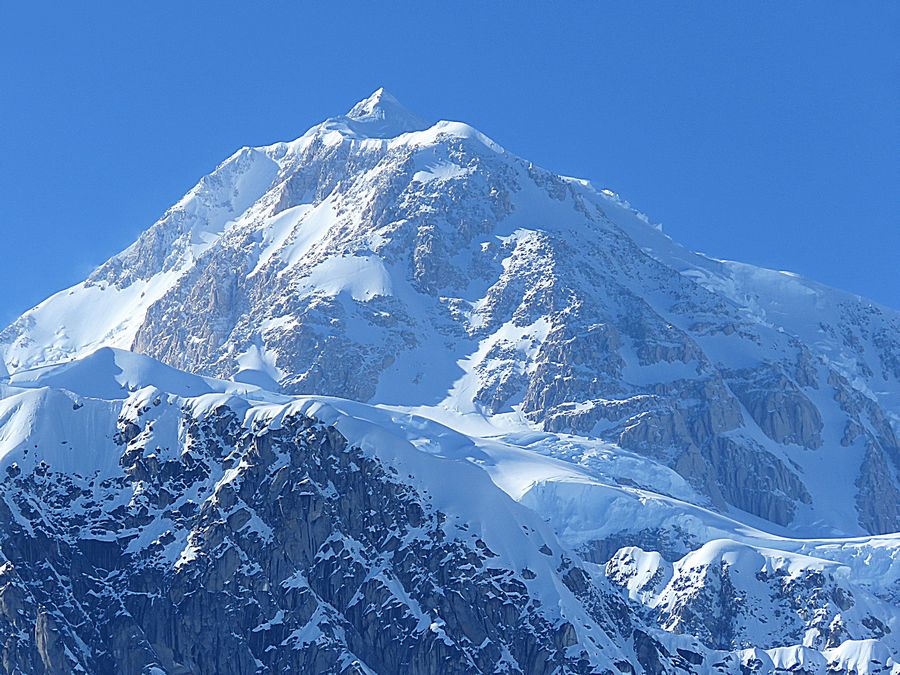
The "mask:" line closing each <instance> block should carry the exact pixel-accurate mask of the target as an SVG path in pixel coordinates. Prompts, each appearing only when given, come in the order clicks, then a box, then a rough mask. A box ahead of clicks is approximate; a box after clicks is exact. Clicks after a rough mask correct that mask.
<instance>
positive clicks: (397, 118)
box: [344, 87, 430, 138]
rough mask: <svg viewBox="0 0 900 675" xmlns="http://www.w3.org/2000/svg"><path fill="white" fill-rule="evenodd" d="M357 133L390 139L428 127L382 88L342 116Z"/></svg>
mask: <svg viewBox="0 0 900 675" xmlns="http://www.w3.org/2000/svg"><path fill="white" fill-rule="evenodd" d="M344 117H345V118H346V119H347V120H348V121H350V122H351V123H352V124H353V126H354V127H355V129H356V130H357V131H360V132H362V133H365V134H366V135H367V136H371V137H375V138H391V137H394V136H399V135H400V134H404V133H408V132H410V131H422V130H424V129H427V128H428V127H429V126H430V125H429V124H428V123H427V122H426V121H424V120H423V119H422V118H421V117H419V116H418V115H416V114H415V113H413V112H411V111H409V110H408V109H407V108H405V107H404V106H403V104H402V103H400V101H398V100H397V99H396V98H395V97H394V96H393V95H392V94H390V93H389V92H387V91H386V90H385V89H384V87H381V88H379V89H377V90H376V91H375V92H373V93H372V95H371V96H369V97H368V98H365V99H363V100H362V101H360V102H359V103H357V104H356V105H354V106H353V107H352V108H351V109H350V111H349V112H348V113H347V114H346V115H345V116H344Z"/></svg>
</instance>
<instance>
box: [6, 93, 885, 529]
mask: <svg viewBox="0 0 900 675" xmlns="http://www.w3.org/2000/svg"><path fill="white" fill-rule="evenodd" d="M186 307H189V308H190V311H189V312H185V311H184V308H186ZM898 336H900V318H898V314H897V313H896V312H894V311H892V310H889V309H887V308H884V307H879V306H877V305H875V304H873V303H871V302H868V301H866V300H864V299H862V298H858V297H856V296H852V295H849V294H846V293H842V292H840V291H836V290H833V289H829V288H826V287H823V286H820V285H817V284H815V283H812V282H809V281H806V280H804V279H801V278H798V277H796V276H795V275H790V274H787V273H780V272H772V271H769V270H762V269H759V268H753V267H750V266H747V265H741V264H737V263H728V262H721V261H715V260H711V259H708V258H705V257H702V256H699V255H696V254H693V253H690V252H688V251H686V250H684V249H683V248H682V247H680V246H678V245H677V244H676V243H674V242H673V241H671V240H670V239H669V238H667V237H666V236H665V235H664V234H663V233H662V232H661V231H660V230H659V228H657V227H654V226H652V225H650V224H649V223H648V221H647V219H646V218H645V217H643V216H642V215H641V214H639V213H636V212H635V211H633V210H631V209H630V207H628V206H627V205H626V204H624V203H623V202H621V201H620V200H619V199H618V198H617V197H616V196H615V195H612V194H611V193H608V192H604V191H598V190H595V189H594V188H592V187H591V186H590V185H589V184H587V183H586V182H583V181H576V180H573V179H568V178H565V177H560V176H556V175H553V174H551V173H549V172H547V171H544V170H542V169H540V168H538V167H536V166H534V165H533V164H531V163H530V162H527V161H525V160H522V159H520V158H518V157H515V156H514V155H511V154H510V153H508V152H506V151H505V150H504V149H502V148H501V147H500V146H498V145H497V144H496V143H494V142H493V141H491V140H490V139H488V138H487V137H485V136H484V135H483V134H481V133H479V132H478V131H476V130H474V129H472V128H471V127H469V126H467V125H465V124H462V123H456V122H439V123H437V124H435V125H431V126H429V125H428V124H426V123H424V122H422V121H421V120H419V119H418V118H417V117H416V116H415V115H413V114H411V113H409V112H407V111H406V110H405V109H403V108H402V106H400V104H399V103H397V101H396V99H394V98H393V97H391V96H390V95H389V94H387V93H385V92H383V91H382V90H379V91H378V92H376V93H375V94H373V96H372V97H370V98H369V99H366V100H364V101H362V102H360V103H359V104H357V105H356V106H354V108H353V109H352V110H351V111H350V112H349V113H348V114H347V115H345V116H341V117H337V118H332V119H330V120H327V121H326V122H323V123H322V124H320V125H317V126H316V127H313V128H312V129H310V130H309V131H308V132H307V133H306V134H304V135H303V136H301V137H300V138H299V139H297V140H295V141H292V142H290V143H277V144H275V145H272V146H267V147H263V148H244V149H242V150H240V151H238V152H237V153H235V155H233V156H232V157H231V158H229V159H228V160H226V161H225V162H224V163H223V164H222V165H221V166H219V167H218V168H217V169H216V170H215V171H214V172H213V173H212V174H210V175H209V176H207V177H205V178H203V179H202V180H201V181H200V183H198V185H197V186H196V187H195V188H194V189H193V190H191V192H189V193H188V195H186V196H185V197H184V198H183V199H182V200H181V201H180V202H179V203H178V204H176V205H175V206H173V207H172V208H171V209H170V210H169V211H168V212H167V213H166V214H165V215H164V216H163V218H162V219H160V221H158V222H157V223H155V224H154V225H153V226H152V227H151V228H150V229H149V230H147V232H145V233H144V234H143V235H142V236H141V237H140V238H139V240H138V241H137V242H135V244H134V245H132V246H131V247H129V248H128V249H127V250H126V251H124V252H123V253H121V254H120V255H118V256H116V257H114V258H112V259H111V260H110V261H108V262H107V263H105V264H104V265H102V266H101V267H100V268H99V269H98V270H97V271H96V272H95V273H94V274H92V275H91V277H90V278H89V279H88V280H87V281H85V282H84V283H83V284H79V285H78V286H75V287H73V288H72V289H69V290H67V291H63V292H62V293H60V294H57V295H56V296H53V297H52V298H50V299H48V300H47V301H45V302H44V303H42V304H41V305H39V306H38V307H36V308H35V309H33V310H30V311H29V312H27V313H26V314H25V315H23V316H22V317H21V318H20V319H19V320H17V321H16V322H14V323H13V324H12V325H11V326H10V327H8V328H7V329H6V330H4V331H3V332H2V333H0V345H3V346H2V347H0V349H2V350H3V352H4V353H5V360H6V363H7V367H8V368H9V369H10V370H12V371H17V370H21V369H27V368H31V367H35V366H41V365H47V364H50V363H57V362H61V361H65V360H67V359H70V358H73V357H78V356H83V355H85V354H87V353H90V352H91V351H93V350H94V349H96V348H98V347H100V346H112V347H117V348H121V349H132V350H135V351H139V352H142V353H145V354H148V355H151V356H154V357H156V358H159V359H161V360H162V361H164V362H166V363H168V364H170V365H172V366H174V367H177V368H180V369H183V370H187V371H190V372H195V373H198V374H204V375H210V376H215V377H220V378H231V379H234V380H236V381H242V382H247V383H250V384H254V385H258V386H261V387H264V388H268V389H275V390H281V391H285V392H289V393H316V394H327V395H336V396H343V397H347V398H352V399H356V400H361V401H370V402H380V403H389V404H396V405H407V406H416V407H422V406H425V407H431V408H442V409H450V410H453V411H457V412H460V413H462V414H464V415H465V414H475V415H478V416H489V417H496V418H497V419H502V418H505V419H509V420H511V421H515V423H516V424H518V425H520V426H528V425H532V426H534V425H536V426H538V427H540V428H543V429H546V430H548V431H562V432H570V433H577V434H580V435H589V436H592V437H598V438H602V439H604V440H606V441H609V442H612V443H615V444H617V445H618V446H620V447H622V448H624V449H628V450H632V451H635V452H638V453H641V454H643V455H645V456H647V457H649V458H652V459H653V460H654V461H656V462H658V463H661V464H664V465H666V466H669V467H672V468H673V469H675V470H676V471H677V472H678V473H679V474H681V475H682V476H683V477H684V478H685V479H686V480H687V481H688V482H689V483H690V484H691V486H692V487H693V488H694V489H695V490H696V491H697V493H698V494H699V495H702V497H701V500H702V503H703V504H704V505H708V506H712V507H713V508H716V509H718V510H721V511H723V512H729V513H733V514H735V515H736V516H738V517H742V516H740V513H741V512H743V513H747V514H751V515H752V516H756V517H761V518H764V519H766V520H769V521H771V522H773V523H775V524H777V525H781V526H787V527H789V528H791V529H792V531H794V532H797V533H799V534H804V535H815V536H822V535H833V534H842V535H848V534H862V533H865V532H870V533H877V532H892V531H897V530H900V490H898V485H900V480H898V475H900V450H898V440H897V433H898V426H900V417H898V412H897V411H898V410H900V338H898ZM848 477H852V480H851V481H850V482H851V483H853V485H852V486H849V487H848V485H847V484H846V483H847V478H848ZM698 503H699V502H698Z"/></svg>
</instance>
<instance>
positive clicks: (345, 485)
mask: <svg viewBox="0 0 900 675" xmlns="http://www.w3.org/2000/svg"><path fill="white" fill-rule="evenodd" d="M73 414H74V413H73ZM178 417H180V419H178ZM176 420H177V421H176ZM171 425H177V426H178V432H177V434H176V435H173V434H171V433H170V432H171V431H173V429H172V428H171ZM177 438H180V439H182V441H181V445H180V446H179V447H159V446H158V445H157V444H158V443H160V442H164V441H171V440H172V439H177ZM116 443H117V445H118V447H119V448H120V450H121V460H120V465H121V470H120V472H119V473H118V474H112V475H107V476H106V477H102V476H101V475H100V473H99V472H94V473H93V474H92V475H79V474H77V473H76V474H69V473H60V472H58V471H56V470H55V469H54V468H53V467H52V466H51V465H49V464H47V463H45V462H43V461H38V462H36V463H35V464H34V468H33V471H28V470H25V471H23V470H21V469H19V468H18V465H10V466H8V468H7V473H6V478H5V480H4V481H3V483H2V485H0V490H2V493H3V497H4V499H3V500H2V501H0V522H2V528H0V548H2V552H3V556H4V563H3V565H2V567H0V640H2V642H3V659H4V661H3V664H4V670H5V671H6V672H33V673H41V672H47V673H70V672H76V671H78V672H90V673H144V672H160V671H161V672H166V673H213V672H215V673H254V672H308V673H325V672H348V673H353V672H357V673H363V672H379V673H400V672H409V673H434V672H446V673H456V672H458V673H467V672H475V671H478V672H498V671H502V672H523V673H551V672H559V671H560V669H562V670H563V671H565V672H572V673H579V672H584V673H587V672H598V671H597V669H598V667H599V668H601V669H604V666H603V664H606V665H605V669H607V670H609V669H610V668H611V667H612V661H613V660H619V661H622V662H627V661H628V659H629V657H628V650H627V648H626V649H625V650H624V651H618V650H617V648H616V647H614V646H613V645H614V644H620V645H626V644H628V642H629V639H630V638H629V633H630V630H631V628H630V627H631V626H632V623H631V619H630V618H629V617H628V614H627V611H626V610H625V608H624V605H622V604H621V603H620V602H619V601H617V599H616V597H615V596H614V595H611V594H610V593H609V591H608V590H606V589H604V587H603V585H602V584H598V583H597V582H596V581H593V580H591V578H590V577H589V576H588V575H587V574H586V573H585V572H584V571H582V570H581V569H580V567H579V563H577V562H574V561H572V560H571V559H568V558H567V557H566V556H565V555H563V554H562V549H561V548H560V546H559V544H558V543H557V542H555V541H550V542H544V541H543V540H542V539H541V538H540V537H539V536H538V535H537V534H536V533H534V534H533V535H531V536H529V535H527V534H526V533H521V532H520V533H515V532H513V533H509V534H510V535H511V536H513V537H514V538H516V539H517V540H520V541H519V543H518V544H517V545H521V544H523V543H524V544H525V545H526V546H533V547H534V549H533V552H532V553H528V552H527V551H526V553H525V557H526V558H527V557H528V556H531V557H532V558H536V559H537V560H538V561H542V562H543V564H541V565H540V566H539V565H536V564H532V567H533V568H534V569H529V568H527V567H525V568H522V569H515V568H510V566H509V562H508V559H507V558H506V557H505V556H503V555H500V554H498V553H496V552H494V551H492V550H491V548H490V545H489V544H488V543H486V541H485V540H484V539H483V538H482V536H483V535H482V534H481V533H480V532H479V528H478V526H477V525H476V524H474V523H473V524H469V523H463V522H459V517H458V516H457V515H455V514H448V513H445V512H443V511H441V510H439V509H437V508H435V507H433V506H431V505H430V503H429V502H430V501H431V498H430V496H429V495H428V494H425V493H423V492H422V491H421V488H417V487H415V485H414V484H411V483H410V481H409V480H408V478H407V477H404V476H400V475H399V474H398V472H397V470H396V468H392V467H387V466H385V465H384V464H383V463H382V462H380V461H379V460H378V459H376V458H375V457H373V456H372V455H370V454H367V453H364V452H362V451H360V450H359V449H356V448H353V447H350V446H349V445H348V443H347V440H346V439H345V438H344V437H343V436H342V435H341V434H340V433H339V432H337V431H336V430H335V429H334V428H333V427H328V426H325V425H323V424H322V423H320V422H318V421H317V420H315V419H312V418H310V417H307V416H305V415H303V414H300V413H297V414H291V415H289V416H287V417H284V418H283V419H281V420H280V421H279V423H278V425H277V426H274V427H272V426H268V425H267V423H265V422H260V423H258V424H257V425H255V426H254V427H253V428H252V429H247V428H245V427H242V425H241V420H240V419H239V418H238V416H237V414H236V413H235V412H234V411H233V410H231V409H230V408H228V407H226V406H225V405H221V406H219V407H216V408H215V409H213V410H212V411H210V412H209V413H207V414H204V415H201V416H199V417H198V416H194V415H193V414H192V413H191V412H190V411H189V409H188V408H184V409H183V412H181V413H179V408H178V406H177V403H176V404H173V403H170V402H168V401H166V400H163V399H162V398H160V397H155V398H153V397H151V398H149V399H147V398H139V399H133V400H132V401H131V403H130V405H126V407H125V408H124V410H123V415H122V417H121V418H120V421H119V424H118V431H117V435H116ZM33 452H34V453H38V454H39V453H40V452H41V449H40V448H35V449H34V450H33ZM26 463H27V464H30V463H31V462H26ZM409 478H412V476H410V477H409ZM426 492H427V490H426ZM520 508H521V507H520ZM487 538H488V540H490V537H487ZM532 539H535V540H536V541H535V542H534V543H532V541H531V540H532ZM538 542H540V543H538ZM548 544H549V545H548ZM551 575H552V578H548V577H550V576H551ZM548 583H549V584H550V588H553V584H559V586H558V590H557V591H551V592H562V593H564V594H565V596H566V597H567V598H568V599H566V600H564V601H563V602H564V603H567V604H569V605H570V606H571V607H575V608H577V610H578V614H577V615H576V616H567V610H566V609H565V606H563V607H559V606H557V607H544V606H543V604H544V602H548V601H549V600H550V598H549V597H548V596H547V595H546V593H547V590H546V589H547V584H548ZM567 586H568V588H566V587H567ZM536 589H537V590H536ZM582 603H583V604H582ZM560 611H562V614H560ZM573 622H576V623H575V624H573ZM588 624H589V625H588ZM620 630H624V631H625V633H624V635H622V634H620V633H619V631H620ZM611 638H614V639H611ZM603 650H607V653H606V656H603ZM655 658H657V659H660V662H661V663H663V664H669V665H666V668H668V667H671V664H670V663H669V661H670V659H669V658H668V657H667V656H665V655H664V654H663V655H656V656H655ZM153 668H157V669H160V670H158V671H153V670H152V669H153Z"/></svg>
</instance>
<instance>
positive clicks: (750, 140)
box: [0, 0, 900, 323]
mask: <svg viewBox="0 0 900 675" xmlns="http://www.w3.org/2000/svg"><path fill="white" fill-rule="evenodd" d="M898 26H900V3H896V2H889V3H888V2H884V3H882V2H867V3H831V2H796V3H795V2H792V3H776V2H759V3H757V2H752V3H751V2H747V3H730V2H729V3H720V2H709V3H699V2H698V3H675V2H659V3H657V2H653V3H650V2H646V3H645V2H628V3H625V2H616V3H612V2H572V3H567V4H564V3H544V2H541V3H537V2H535V3H531V2H522V3H512V2H499V1H498V2H487V3H484V2H479V3H475V2H462V3H440V4H438V3H417V4H414V3H408V2H400V3H371V2H350V3H299V2H298V3H288V2H277V1H273V2H265V3H245V2H228V1H225V2H215V3H208V4H203V3H180V2H158V3H113V2H102V1H96V2H91V3H58V4H53V5H51V4H49V3H48V4H43V3H39V2H13V1H12V0H0V29H2V33H0V35H2V39H0V260H2V262H0V323H5V322H6V321H8V320H11V319H12V318H13V317H14V316H15V315H17V314H18V313H19V312H21V311H22V310H24V309H26V308H27V307H29V306H31V305H33V304H35V303H37V302H39V301H40V300H42V299H43V298H44V297H46V296H47V295H49V294H51V293H53V292H54V291H56V290H59V289H61V288H64V287H65V286H68V285H71V284H72V283H75V282H77V281H79V280H80V279H81V278H83V277H84V276H85V275H86V274H87V273H88V272H89V271H90V270H91V269H92V268H93V267H94V266H96V265H97V264H99V263H100V262H102V261H103V260H105V259H106V258H107V257H109V256H110V255H112V254H114V253H116V252H117V251H118V250H120V249H121V248H123V247H124V246H126V245H127V244H128V243H130V242H131V241H132V240H133V239H134V238H135V237H136V236H137V235H138V234H139V233H140V232H141V231H142V230H143V229H145V228H146V227H147V226H149V225H150V224H151V223H152V222H153V221H154V220H155V219H156V218H157V217H159V215H161V214H162V212H163V211H164V210H165V209H166V208H167V207H168V206H169V205H171V204H172V203H173V202H175V201H176V200H177V199H178V198H179V197H180V196H181V195H182V194H183V193H184V192H186V191H187V190H188V189H189V188H190V187H191V186H192V185H193V184H194V183H195V182H196V180H197V179H198V178H199V177H200V176H202V175H203V174H205V173H208V172H209V171H210V170H212V169H213V168H214V167H215V165H216V164H217V163H218V162H219V161H221V160H222V159H224V158H225V157H227V156H228V155H230V154H231V153H232V151H233V150H235V149H236V148H238V147H240V146H243V145H259V144H264V143H269V142H272V141H276V140H284V139H290V138H294V137H296V136H298V135H300V134H301V133H302V132H303V131H305V130H306V129H307V128H308V127H309V126H311V125H312V124H314V123H316V122H318V121H320V120H321V119H323V118H325V117H327V116H330V115H334V114H338V113H341V112H344V111H346V110H347V109H348V108H349V107H350V106H351V105H352V104H353V103H354V102H355V101H356V100H358V99H360V98H363V97H365V96H367V95H368V94H369V93H371V91H373V90H374V89H376V88H377V87H379V86H382V85H383V86H385V87H386V88H387V89H388V90H389V91H391V92H392V93H393V94H394V95H396V96H397V97H398V98H399V99H400V100H401V101H403V102H404V103H405V104H406V105H407V107H409V108H410V109H412V110H414V111H415V112H417V113H418V114H420V115H421V116H423V117H426V118H431V119H439V118H444V119H462V120H465V121H467V122H469V123H471V124H473V125H474V126H476V127H478V128H479V129H481V130H482V131H483V132H485V133H486V134H488V135H489V136H491V137H493V138H495V139H496V140H497V141H498V142H500V143H501V144H503V145H504V146H505V147H507V148H508V149H509V150H511V151H513V152H515V153H517V154H519V155H522V156H524V157H527V158H529V159H531V160H533V161H535V162H536V163H538V164H540V165H542V166H544V167H547V168H549V169H553V170H555V171H558V172H560V173H565V174H568V175H575V176H581V177H586V178H590V179H592V180H594V181H595V182H596V183H597V184H599V185H602V186H606V187H610V188H612V189H615V190H616V191H618V192H620V193H621V194H622V196H623V197H625V198H627V199H628V200H629V201H631V202H632V203H633V204H634V205H635V206H636V207H638V208H640V209H642V210H643V211H646V212H647V213H648V214H650V216H651V217H652V218H653V219H654V220H657V221H660V222H662V223H663V224H664V226H665V228H666V230H667V231H668V232H669V233H670V234H671V235H672V236H674V237H675V238H676V239H678V240H680V241H682V242H683V243H685V244H687V245H688V246H690V247H691V248H693V249H695V250H700V251H703V252H705V253H708V254H710V255H713V256H716V257H722V258H730V259H738V260H743V261H747V262H751V263H755V264H759V265H765V266H768V267H773V268H777V269H785V270H791V271H795V272H798V273H801V274H804V275H806V276H809V277H812V278H815V279H818V280H820V281H823V282H825V283H828V284H831V285H834V286H839V287H842V288H846V289H848V290H851V291H854V292H857V293H861V294H863V295H868V296H869V297H871V298H873V299H875V300H877V301H880V302H882V303H884V304H888V305H891V306H894V307H900V275H898V274H897V268H898V262H900V228H898V224H900V223H898V215H897V214H898V212H900V209H898V206H900V205H898V195H900V190H898V186H900V160H898V149H900V58H898V54H900V50H897V49H896V44H895V43H896V41H897V37H898V35H897V33H898Z"/></svg>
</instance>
